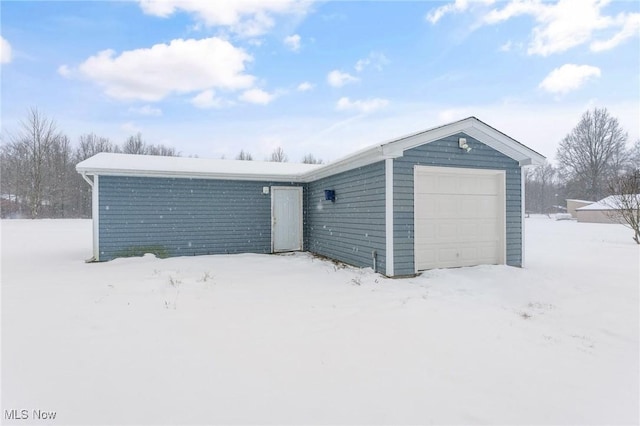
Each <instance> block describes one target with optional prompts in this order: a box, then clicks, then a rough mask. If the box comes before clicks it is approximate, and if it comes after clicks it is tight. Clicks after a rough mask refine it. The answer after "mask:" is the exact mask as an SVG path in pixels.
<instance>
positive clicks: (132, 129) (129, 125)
mask: <svg viewBox="0 0 640 426" xmlns="http://www.w3.org/2000/svg"><path fill="white" fill-rule="evenodd" d="M120 129H122V131H124V132H125V133H128V134H130V135H131V134H136V133H141V132H142V129H141V128H140V127H139V126H137V125H136V124H135V123H134V122H133V121H128V122H126V123H123V124H122V125H121V126H120Z"/></svg>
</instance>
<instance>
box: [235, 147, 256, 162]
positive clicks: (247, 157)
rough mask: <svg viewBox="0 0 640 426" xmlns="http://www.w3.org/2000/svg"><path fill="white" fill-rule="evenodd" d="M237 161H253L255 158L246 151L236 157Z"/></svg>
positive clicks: (242, 150)
mask: <svg viewBox="0 0 640 426" xmlns="http://www.w3.org/2000/svg"><path fill="white" fill-rule="evenodd" d="M236 160H244V161H251V160H253V156H252V155H251V154H250V153H249V152H245V150H244V149H241V150H240V153H239V154H238V155H237V156H236Z"/></svg>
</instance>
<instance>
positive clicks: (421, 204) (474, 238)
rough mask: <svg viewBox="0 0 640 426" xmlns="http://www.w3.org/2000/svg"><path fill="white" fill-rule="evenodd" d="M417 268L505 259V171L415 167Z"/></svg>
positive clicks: (487, 262) (484, 262)
mask: <svg viewBox="0 0 640 426" xmlns="http://www.w3.org/2000/svg"><path fill="white" fill-rule="evenodd" d="M414 185H415V198H414V208H415V210H414V218H415V266H416V272H417V271H421V270H425V269H433V268H451V267H458V266H474V265H486V264H502V263H504V262H505V233H506V226H505V172H504V171H502V170H480V169H462V168H448V167H426V166H416V168H415V176H414Z"/></svg>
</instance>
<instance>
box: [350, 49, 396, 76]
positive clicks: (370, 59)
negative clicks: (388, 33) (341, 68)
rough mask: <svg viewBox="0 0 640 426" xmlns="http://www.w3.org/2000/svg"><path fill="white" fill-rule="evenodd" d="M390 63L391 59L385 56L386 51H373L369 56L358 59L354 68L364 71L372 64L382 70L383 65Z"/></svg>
mask: <svg viewBox="0 0 640 426" xmlns="http://www.w3.org/2000/svg"><path fill="white" fill-rule="evenodd" d="M388 63H389V60H388V59H387V57H386V56H384V53H381V52H371V53H369V56H367V57H366V58H363V59H360V60H358V62H356V64H355V66H354V68H355V69H356V71H358V72H362V71H363V70H364V69H365V68H367V67H370V66H371V67H373V68H375V69H376V70H378V71H382V67H383V66H385V65H387V64H388Z"/></svg>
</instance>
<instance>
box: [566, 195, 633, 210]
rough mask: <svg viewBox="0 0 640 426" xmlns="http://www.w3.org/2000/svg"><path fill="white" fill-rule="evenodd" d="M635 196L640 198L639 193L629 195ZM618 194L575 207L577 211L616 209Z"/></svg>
mask: <svg viewBox="0 0 640 426" xmlns="http://www.w3.org/2000/svg"><path fill="white" fill-rule="evenodd" d="M631 196H632V197H635V198H636V199H637V200H640V194H635V195H631ZM620 197H621V196H620V195H610V196H608V197H606V198H603V199H602V200H600V201H598V202H597V203H593V204H589V205H588V206H584V207H580V208H577V209H576V210H578V211H586V210H618V208H617V207H616V205H617V204H618V199H619V198H620Z"/></svg>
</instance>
